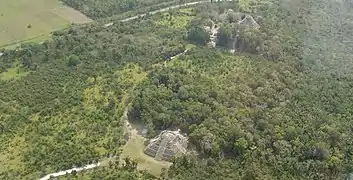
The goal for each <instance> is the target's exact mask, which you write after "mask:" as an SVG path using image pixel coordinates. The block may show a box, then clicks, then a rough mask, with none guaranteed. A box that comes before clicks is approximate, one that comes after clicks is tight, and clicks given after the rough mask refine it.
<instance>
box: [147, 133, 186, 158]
mask: <svg viewBox="0 0 353 180" xmlns="http://www.w3.org/2000/svg"><path fill="white" fill-rule="evenodd" d="M187 144H188V139H187V138H186V137H184V136H183V135H182V134H180V132H179V131H168V130H165V131H162V132H161V133H160V134H159V135H158V136H157V137H155V138H154V139H151V140H150V142H149V144H148V145H147V147H146V149H145V151H144V153H145V154H147V155H149V156H152V157H154V158H155V159H156V160H165V161H169V160H171V159H172V158H173V157H174V156H175V155H178V154H185V153H186V148H187Z"/></svg>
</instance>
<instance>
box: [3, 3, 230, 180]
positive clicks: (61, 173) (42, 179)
mask: <svg viewBox="0 0 353 180" xmlns="http://www.w3.org/2000/svg"><path fill="white" fill-rule="evenodd" d="M219 1H220V2H222V1H224V2H225V1H233V0H219ZM208 2H211V0H207V1H197V2H191V3H185V4H180V5H174V6H170V7H167V8H163V9H159V10H156V11H151V12H149V13H148V14H152V15H153V14H156V13H159V12H165V11H169V10H171V9H176V8H180V7H185V6H192V5H196V4H201V3H208ZM144 16H146V14H140V15H136V16H133V17H129V18H126V19H123V20H121V22H127V21H131V20H134V19H138V18H142V17H144ZM112 25H114V23H113V22H110V23H108V24H105V25H104V27H109V26H112ZM187 51H188V49H186V50H184V51H183V52H181V53H179V54H177V55H175V56H172V57H170V58H169V59H168V60H171V59H174V58H175V57H177V56H180V55H183V54H185V53H186V52H187ZM1 55H3V54H2V53H1V52H0V56H1ZM128 110H129V109H128V107H126V108H125V110H124V113H123V115H122V117H121V119H123V120H124V122H125V125H126V130H127V131H128V133H130V134H131V133H137V132H136V129H134V128H132V126H131V124H130V122H129V121H128V118H127V113H128ZM102 164H103V161H101V162H98V163H94V164H88V165H85V166H83V167H78V168H71V169H68V170H64V171H59V172H55V173H51V174H48V175H46V176H44V177H42V178H40V180H49V179H50V178H54V177H59V176H63V175H65V174H71V173H72V172H74V171H76V172H79V171H83V170H89V169H93V168H96V167H99V166H101V165H102Z"/></svg>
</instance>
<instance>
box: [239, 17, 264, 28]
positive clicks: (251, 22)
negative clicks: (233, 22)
mask: <svg viewBox="0 0 353 180" xmlns="http://www.w3.org/2000/svg"><path fill="white" fill-rule="evenodd" d="M239 24H241V25H244V26H247V27H249V28H254V29H259V28H260V25H259V24H258V23H257V22H256V21H255V19H254V18H253V17H252V16H250V15H245V17H244V19H243V20H241V21H239Z"/></svg>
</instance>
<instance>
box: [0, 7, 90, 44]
mask: <svg viewBox="0 0 353 180" xmlns="http://www.w3.org/2000/svg"><path fill="white" fill-rule="evenodd" d="M90 21H91V20H90V19H89V18H87V17H86V16H84V15H83V14H81V13H80V12H78V11H76V10H74V9H72V8H70V7H67V6H64V5H63V4H62V3H61V2H59V1H58V0H31V1H28V0H2V1H1V5H0V47H7V46H11V47H13V46H14V45H15V44H17V43H19V42H40V41H43V40H45V39H48V38H49V37H50V36H49V34H50V32H52V31H54V30H57V29H61V28H65V27H67V26H68V25H69V24H70V23H85V22H90Z"/></svg>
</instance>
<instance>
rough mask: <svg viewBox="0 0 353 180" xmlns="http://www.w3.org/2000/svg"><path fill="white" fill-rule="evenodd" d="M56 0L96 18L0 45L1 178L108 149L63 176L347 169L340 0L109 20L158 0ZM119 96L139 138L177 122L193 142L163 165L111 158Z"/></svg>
mask: <svg viewBox="0 0 353 180" xmlns="http://www.w3.org/2000/svg"><path fill="white" fill-rule="evenodd" d="M64 1H66V0H64ZM83 2H84V3H83ZM108 2H109V3H108ZM66 3H67V4H69V5H71V6H72V7H74V8H76V9H78V10H80V11H81V12H83V13H85V14H86V15H88V16H89V17H91V18H92V19H97V21H96V22H92V23H89V24H84V25H72V26H70V28H68V29H66V30H62V31H56V32H53V38H52V40H48V41H45V42H44V43H42V44H23V45H22V46H21V48H20V49H18V50H4V51H2V52H3V53H4V54H3V56H1V57H0V132H1V134H0V144H1V146H0V178H1V179H33V178H40V177H42V176H44V175H46V174H49V173H51V172H54V171H59V170H64V169H68V168H72V167H73V166H82V165H85V164H88V163H92V162H97V161H99V160H101V159H104V158H111V161H110V162H109V163H108V165H106V166H102V167H99V168H97V169H94V170H90V171H87V172H79V173H72V174H70V175H66V176H63V177H62V178H63V179H68V178H70V179H158V178H159V179H174V180H177V179H180V180H189V179H190V180H197V179H200V180H201V179H244V180H246V179H344V178H346V177H347V175H348V174H349V173H351V172H352V168H353V164H352V154H353V144H352V142H353V139H352V137H351V135H350V134H351V133H352V125H353V123H352V121H351V119H352V113H353V109H352V107H353V90H352V87H353V81H352V75H351V74H352V70H353V66H352V62H351V54H352V49H351V48H352V46H351V45H352V40H353V39H352V37H353V36H352V31H351V30H350V29H352V28H351V26H352V24H353V21H352V20H353V19H352V18H353V17H351V16H353V13H352V12H351V11H352V7H353V4H352V3H351V2H350V1H346V0H328V1H325V2H323V1H319V0H309V1H290V0H266V1H260V0H238V1H234V2H216V1H215V2H213V3H205V4H200V5H197V6H193V7H186V8H182V9H175V10H171V11H169V12H164V13H157V14H155V15H153V16H152V15H151V16H150V15H147V16H145V17H142V18H139V19H137V20H133V21H131V22H125V23H122V22H119V21H114V24H112V25H111V26H109V27H102V24H103V23H102V22H103V21H104V20H101V19H100V18H105V17H110V16H113V15H118V13H117V12H115V8H113V7H119V8H120V9H119V8H118V9H119V10H120V11H121V12H127V11H129V10H130V9H132V8H136V9H138V8H139V7H145V6H149V5H153V4H157V3H163V2H162V1H143V2H142V1H130V0H128V1H119V2H118V1H114V0H110V1H104V2H101V1H74V0H73V1H66ZM178 3H180V2H178ZM120 11H119V12H120ZM249 22H251V23H249ZM212 29H216V31H217V33H213V32H212ZM214 34H216V35H214ZM351 39H352V40H351ZM185 49H188V51H187V52H186V53H185V54H181V55H180V56H177V57H175V58H173V59H170V58H171V57H172V56H174V55H177V54H179V53H181V52H184V51H185ZM127 105H130V106H131V108H129V111H128V118H129V120H130V121H131V122H137V123H142V124H144V125H145V127H146V128H147V130H148V131H147V136H148V137H150V138H152V137H154V136H155V135H157V133H158V132H159V131H161V130H176V129H180V130H181V131H182V132H183V133H186V134H187V136H188V138H189V145H188V148H189V153H187V154H185V155H183V156H181V157H176V158H174V159H173V160H172V162H173V165H171V167H170V168H169V169H163V171H162V174H161V175H160V176H159V177H155V176H153V175H151V174H150V173H149V172H148V171H143V170H137V166H138V163H139V162H138V161H137V160H135V159H133V158H131V157H126V158H123V160H120V159H121V158H120V159H119V157H120V156H121V153H122V150H121V148H122V147H123V146H124V145H125V143H126V140H125V139H124V129H123V128H124V122H123V121H122V120H121V116H122V115H123V113H124V110H125V108H126V106H127Z"/></svg>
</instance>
